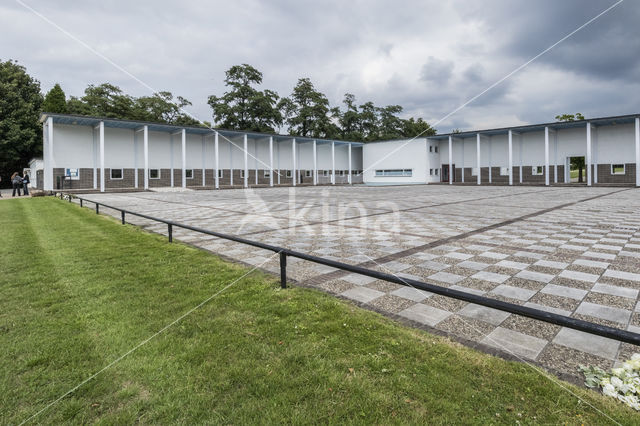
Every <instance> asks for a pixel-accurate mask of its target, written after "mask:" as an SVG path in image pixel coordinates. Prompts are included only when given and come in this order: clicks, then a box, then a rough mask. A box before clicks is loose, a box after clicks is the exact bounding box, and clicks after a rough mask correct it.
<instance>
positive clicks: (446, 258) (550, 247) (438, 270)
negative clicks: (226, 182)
mask: <svg viewBox="0 0 640 426" xmlns="http://www.w3.org/2000/svg"><path fill="white" fill-rule="evenodd" d="M594 197H598V198H594ZM87 198H91V199H95V200H96V201H100V202H104V203H106V204H110V205H113V206H116V207H125V208H127V209H129V210H133V211H139V212H142V213H145V214H149V215H152V216H157V217H161V218H165V219H172V220H175V221H178V222H182V223H187V224H191V225H195V226H199V227H202V228H206V229H210V230H215V231H219V232H224V233H229V234H235V235H242V236H245V237H246V238H249V239H252V240H257V241H262V242H265V243H268V244H272V245H276V246H284V247H288V248H291V249H294V250H298V251H301V252H305V253H310V254H314V255H317V256H321V257H325V258H329V259H334V260H339V261H342V262H345V263H350V264H361V263H367V262H368V264H369V265H373V268H375V269H378V270H381V271H384V272H387V273H394V274H397V275H398V276H401V277H403V276H404V277H408V278H412V279H417V280H421V281H426V282H429V283H433V284H437V285H440V286H443V287H449V288H455V289H458V290H463V291H467V292H471V293H474V294H478V295H484V296H487V297H491V298H494V299H498V300H504V301H508V302H510V303H515V304H519V305H524V306H529V307H532V308H537V309H541V310H546V311H549V312H554V313H558V314H561V315H567V316H572V317H574V318H580V319H584V320H587V321H591V322H595V323H599V324H605V325H608V326H611V327H616V328H620V329H624V330H630V331H634V332H640V305H639V304H638V296H639V293H640V197H638V190H635V189H630V190H625V189H622V188H584V187H576V188H567V187H552V188H542V187H511V188H509V187H459V186H456V187H449V186H439V185H437V186H436V185H432V186H407V187H401V188H398V187H393V188H392V187H362V186H360V187H335V188H326V187H299V188H295V189H290V188H274V189H263V190H253V191H243V190H225V191H186V192H173V193H162V194H159V193H135V194H92V195H89V196H87ZM572 203H575V204H572ZM547 210H548V211H547ZM102 211H103V212H105V213H112V214H114V215H117V213H116V212H115V211H110V210H108V209H102ZM128 220H130V221H131V222H133V223H135V224H138V225H140V226H143V227H145V228H147V229H149V230H150V231H153V232H158V233H161V234H166V226H165V225H160V224H157V223H152V222H150V221H147V220H144V219H140V218H129V219H128ZM174 237H175V238H177V239H180V240H183V241H185V242H188V243H191V244H194V245H197V246H200V247H203V248H205V249H208V250H211V251H212V252H215V253H219V254H221V255H223V256H226V257H229V258H232V259H235V260H239V261H242V262H245V263H247V264H250V265H254V266H257V267H260V268H263V269H266V270H270V271H273V272H277V271H278V270H279V269H278V268H279V264H278V259H277V257H276V256H274V255H273V253H270V252H267V251H265V250H260V249H253V248H251V247H247V246H244V245H240V244H235V243H230V242H229V241H224V240H220V239H217V238H214V237H210V236H206V235H202V234H197V233H194V232H189V231H184V230H179V229H177V230H174ZM288 272H289V274H290V276H291V277H292V278H294V279H296V280H298V281H299V282H313V283H314V285H317V286H319V287H320V288H322V289H324V290H326V291H329V292H332V293H335V294H338V295H341V296H343V297H346V298H349V299H352V300H354V301H356V302H359V303H360V304H363V305H364V306H370V307H371V308H374V309H376V310H379V311H382V312H387V313H389V314H394V315H397V316H399V317H402V318H405V319H406V320H409V321H411V322H413V323H415V324H419V325H424V326H427V327H433V328H436V329H438V330H441V331H444V332H447V333H450V334H451V335H452V336H455V337H456V338H459V339H463V340H468V341H473V342H477V343H481V344H483V345H487V346H489V347H494V348H498V349H500V350H503V351H505V352H508V353H512V354H514V355H516V356H518V357H521V358H523V359H526V360H533V361H536V362H538V363H540V364H542V365H545V366H547V367H549V368H551V369H553V370H557V371H562V372H565V373H570V374H576V367H577V365H578V364H581V363H582V364H584V363H588V364H592V365H599V366H601V367H603V368H608V367H611V366H612V365H614V364H615V362H617V361H618V360H620V359H622V358H625V357H627V356H629V354H630V353H631V352H633V351H638V348H635V347H632V346H631V345H627V344H620V343H618V342H615V341H611V340H609V339H605V338H601V337H598V336H591V335H588V334H585V333H581V332H577V331H574V330H570V329H566V328H562V327H559V326H555V325H551V324H546V323H542V322H539V321H535V320H531V319H528V318H523V317H519V316H516V315H510V314H507V313H504V312H500V311H496V310H493V309H489V308H486V307H482V306H478V305H473V304H468V303H465V302H461V301H457V300H453V299H450V298H446V297H443V296H439V295H435V294H432V293H428V292H424V291H419V290H416V289H413V288H409V287H406V286H401V285H396V284H392V283H388V282H383V281H379V280H375V279H372V278H369V277H363V276H359V275H355V274H347V273H342V274H339V276H338V278H335V277H334V276H333V275H331V274H330V273H332V272H335V270H334V269H332V268H329V267H326V266H323V265H317V264H312V263H309V262H305V261H299V260H297V259H290V260H289V269H288ZM324 275H327V279H324V280H323V279H319V277H323V276H324ZM334 275H335V274H334ZM312 279H313V280H312Z"/></svg>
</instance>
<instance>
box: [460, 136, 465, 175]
mask: <svg viewBox="0 0 640 426" xmlns="http://www.w3.org/2000/svg"><path fill="white" fill-rule="evenodd" d="M461 143H462V164H461V167H460V170H462V183H464V138H463V139H461Z"/></svg>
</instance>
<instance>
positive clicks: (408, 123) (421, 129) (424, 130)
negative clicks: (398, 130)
mask: <svg viewBox="0 0 640 426" xmlns="http://www.w3.org/2000/svg"><path fill="white" fill-rule="evenodd" d="M453 133H460V130H454V131H453ZM435 134H436V129H434V128H433V127H431V125H430V124H429V123H427V122H426V121H424V120H423V119H422V118H418V119H417V120H416V119H414V118H413V117H411V118H409V119H408V120H404V132H403V136H404V137H407V138H413V137H416V136H418V135H419V136H420V137H424V136H433V135H435Z"/></svg>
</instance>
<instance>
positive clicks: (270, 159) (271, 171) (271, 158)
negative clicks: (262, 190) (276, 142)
mask: <svg viewBox="0 0 640 426" xmlns="http://www.w3.org/2000/svg"><path fill="white" fill-rule="evenodd" d="M269 186H273V136H269Z"/></svg>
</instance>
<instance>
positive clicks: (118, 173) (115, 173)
mask: <svg viewBox="0 0 640 426" xmlns="http://www.w3.org/2000/svg"><path fill="white" fill-rule="evenodd" d="M122 175H123V172H122V169H111V179H112V180H121V179H122Z"/></svg>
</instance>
